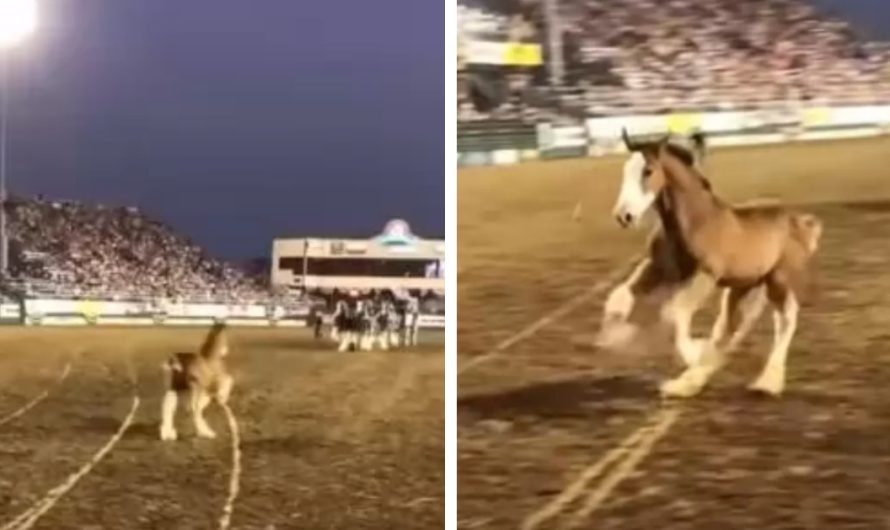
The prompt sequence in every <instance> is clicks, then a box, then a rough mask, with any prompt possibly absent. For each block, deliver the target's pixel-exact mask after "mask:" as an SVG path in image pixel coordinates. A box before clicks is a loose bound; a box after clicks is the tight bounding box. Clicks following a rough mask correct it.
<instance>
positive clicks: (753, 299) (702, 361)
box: [662, 287, 766, 397]
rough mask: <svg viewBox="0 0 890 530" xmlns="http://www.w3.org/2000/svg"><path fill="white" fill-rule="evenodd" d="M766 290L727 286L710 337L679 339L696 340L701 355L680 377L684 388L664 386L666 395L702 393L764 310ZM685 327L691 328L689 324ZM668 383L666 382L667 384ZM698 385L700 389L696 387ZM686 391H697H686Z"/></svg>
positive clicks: (683, 395) (689, 364) (692, 341)
mask: <svg viewBox="0 0 890 530" xmlns="http://www.w3.org/2000/svg"><path fill="white" fill-rule="evenodd" d="M764 294H765V293H764V289H763V288H761V287H756V288H750V287H743V288H735V287H734V288H728V289H724V290H723V292H722V294H721V297H720V314H719V315H718V317H717V320H716V321H715V322H714V327H713V328H712V329H711V337H710V339H708V340H701V339H698V340H693V339H691V338H685V339H684V338H680V339H679V340H681V341H682V340H688V341H689V342H690V343H694V344H695V347H696V348H697V350H698V351H697V353H698V357H697V358H696V359H694V361H693V362H692V363H688V367H687V369H686V371H685V372H683V374H682V375H681V376H680V377H679V378H677V379H684V385H685V386H683V385H679V386H680V387H681V388H680V391H679V393H677V394H672V393H671V392H672V391H674V390H677V388H676V387H677V385H674V386H673V387H668V388H666V389H665V388H663V389H662V391H663V392H664V393H665V394H666V395H669V396H678V397H688V396H690V395H694V394H695V393H698V391H700V390H701V388H703V387H704V386H705V384H707V382H708V380H709V379H710V378H711V376H712V375H713V374H714V372H716V371H717V370H719V369H720V368H721V367H722V366H723V364H724V362H725V360H726V356H727V355H728V354H729V353H731V352H732V351H734V350H735V349H736V348H737V347H738V346H739V344H740V343H741V342H742V340H743V339H744V338H745V337H746V336H747V335H748V333H749V332H750V331H751V327H752V326H753V325H754V323H755V322H757V318H758V317H759V316H760V313H761V312H762V311H763V307H764V304H765V302H766V297H765V296H764ZM690 319H691V316H690ZM683 324H686V322H684V323H683ZM685 331H688V327H687V328H685ZM687 347H688V346H687ZM675 381H676V380H675ZM667 385H668V384H667V383H666V384H665V386H667ZM696 387H698V390H695V389H696ZM687 389H688V390H687ZM684 391H685V392H693V393H692V394H686V393H684Z"/></svg>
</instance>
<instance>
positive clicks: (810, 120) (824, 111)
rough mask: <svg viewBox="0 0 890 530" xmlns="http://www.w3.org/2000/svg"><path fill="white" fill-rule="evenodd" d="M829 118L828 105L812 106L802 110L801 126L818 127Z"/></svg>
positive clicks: (829, 110)
mask: <svg viewBox="0 0 890 530" xmlns="http://www.w3.org/2000/svg"><path fill="white" fill-rule="evenodd" d="M830 120H831V109H829V108H828V107H812V108H809V109H804V110H803V126H804V127H818V126H820V125H825V124H826V123H828V122H829V121H830Z"/></svg>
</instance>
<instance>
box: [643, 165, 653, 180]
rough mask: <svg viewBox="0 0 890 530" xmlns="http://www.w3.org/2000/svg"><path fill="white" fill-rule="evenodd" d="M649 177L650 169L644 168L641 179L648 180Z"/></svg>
mask: <svg viewBox="0 0 890 530" xmlns="http://www.w3.org/2000/svg"><path fill="white" fill-rule="evenodd" d="M650 175H652V168H649V167H647V168H644V169H643V179H647V178H649V176H650Z"/></svg>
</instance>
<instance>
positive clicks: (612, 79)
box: [458, 0, 890, 121]
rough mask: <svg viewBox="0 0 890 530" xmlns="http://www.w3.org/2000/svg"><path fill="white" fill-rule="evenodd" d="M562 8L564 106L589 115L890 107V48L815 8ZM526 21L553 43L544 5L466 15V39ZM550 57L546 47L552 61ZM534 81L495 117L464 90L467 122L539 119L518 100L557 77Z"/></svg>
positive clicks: (798, 0) (796, 1) (738, 4)
mask: <svg viewBox="0 0 890 530" xmlns="http://www.w3.org/2000/svg"><path fill="white" fill-rule="evenodd" d="M467 1H469V0H467ZM496 3H497V4H499V5H496ZM557 5H558V15H559V16H558V20H559V24H560V26H561V27H562V29H563V37H564V41H565V42H566V43H568V45H567V46H564V50H563V58H564V61H565V78H564V80H563V81H564V83H563V84H564V86H563V87H562V88H563V89H564V90H563V92H562V93H561V94H559V95H558V96H559V98H560V100H561V102H562V103H569V104H571V106H572V107H574V108H580V109H583V110H584V111H585V112H586V113H587V114H609V113H614V112H620V111H621V109H626V108H629V107H632V108H634V109H635V110H637V111H639V110H653V111H658V110H664V109H670V108H675V107H677V106H681V105H682V106H691V107H696V108H706V107H717V108H725V107H732V106H742V105H763V104H767V103H770V102H775V101H785V102H787V101H808V100H818V101H825V102H828V103H844V102H851V103H864V102H874V101H887V100H890V44H888V43H885V42H869V41H868V40H867V39H865V38H863V37H861V36H860V35H858V34H857V33H856V32H855V31H854V29H853V28H852V27H851V26H850V24H849V23H848V22H846V21H844V20H841V19H839V18H835V17H833V16H831V15H829V14H827V13H825V12H823V11H820V10H819V9H817V8H815V7H814V6H813V5H812V4H810V3H808V2H807V1H805V0H758V1H756V2H749V1H737V0H559V1H558V2H557ZM517 17H521V18H522V19H524V20H525V21H527V22H528V23H530V24H531V25H532V26H533V27H534V28H535V33H536V35H537V41H538V42H541V43H544V42H545V41H546V37H545V35H546V33H545V29H544V28H545V19H544V14H543V5H542V0H513V1H511V0H477V1H474V2H472V3H471V4H469V3H468V4H466V5H463V6H461V7H459V9H458V35H459V38H458V40H459V42H461V40H468V39H480V40H485V39H486V38H487V37H486V36H490V35H495V34H500V35H505V34H508V33H509V32H510V28H511V27H513V26H515V24H516V20H517ZM459 49H460V48H459ZM459 53H460V52H459ZM546 53H547V50H546V46H545V60H547V56H546ZM458 64H459V65H460V64H462V61H461V60H460V58H459V62H458ZM535 77H536V78H537V79H533V75H532V74H531V73H529V74H528V75H526V76H521V75H516V74H515V73H514V74H513V75H511V78H510V79H511V81H510V83H511V89H512V94H513V96H514V97H512V98H508V99H507V100H506V101H505V102H504V104H503V105H501V106H500V107H499V108H497V109H493V110H490V111H486V112H480V111H479V110H478V109H476V108H474V106H473V105H472V104H471V102H470V100H469V98H468V97H467V94H466V92H463V93H462V92H461V91H459V101H458V117H459V119H460V120H461V121H473V120H484V119H490V118H515V117H517V116H519V115H520V113H521V112H522V111H530V112H531V116H532V117H534V110H535V109H533V108H532V109H529V107H534V104H530V103H529V98H527V97H525V98H523V97H516V95H517V94H521V93H522V92H523V91H528V89H529V88H530V87H531V85H534V84H535V83H537V84H541V85H543V84H546V81H547V79H546V75H541V72H538V73H537V74H535ZM566 100H567V101H566ZM641 107H642V109H641ZM542 111H543V110H542Z"/></svg>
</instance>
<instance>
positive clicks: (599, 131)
mask: <svg viewBox="0 0 890 530" xmlns="http://www.w3.org/2000/svg"><path fill="white" fill-rule="evenodd" d="M624 127H626V128H627V130H628V132H629V133H630V134H631V135H648V134H664V133H666V132H673V133H678V134H688V133H691V132H695V131H701V132H703V133H705V134H706V135H707V136H708V143H709V145H712V146H733V145H754V144H768V143H785V142H794V141H809V140H829V139H840V138H856V137H868V136H878V135H882V134H888V133H890V105H857V106H813V105H810V106H793V105H780V106H771V107H769V108H763V109H758V110H726V111H714V112H700V113H695V112H688V113H687V112H684V113H669V114H651V115H626V116H608V117H594V118H589V119H587V120H585V121H583V122H580V121H579V122H577V123H576V124H574V125H554V124H549V123H541V124H538V125H537V129H536V133H537V135H536V136H537V139H536V145H535V146H534V148H531V147H530V146H529V145H528V142H527V141H525V142H521V143H514V144H509V139H510V138H515V130H518V129H519V128H518V127H516V128H514V129H510V128H508V127H506V126H505V125H503V124H502V125H500V126H499V127H498V128H492V129H489V130H478V131H475V132H474V134H473V135H467V136H464V137H463V138H461V135H462V131H465V130H467V129H468V127H467V126H464V127H459V128H458V165H460V166H479V165H509V164H516V163H520V162H523V161H525V160H532V159H549V158H574V157H583V156H603V155H608V154H616V153H623V152H624V151H625V147H624V143H623V142H622V141H621V130H622V128H624ZM500 131H508V132H506V133H505V134H504V136H503V137H502V138H501V137H492V136H491V135H498V134H501V133H500ZM482 138H485V141H482ZM505 146H506V147H505Z"/></svg>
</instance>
